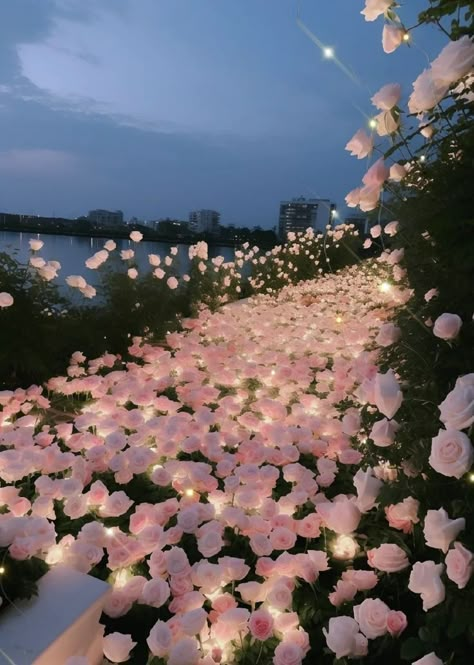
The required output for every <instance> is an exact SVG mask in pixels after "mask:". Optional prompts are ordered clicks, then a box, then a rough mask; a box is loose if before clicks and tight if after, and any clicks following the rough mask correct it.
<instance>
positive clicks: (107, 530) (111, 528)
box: [105, 526, 114, 536]
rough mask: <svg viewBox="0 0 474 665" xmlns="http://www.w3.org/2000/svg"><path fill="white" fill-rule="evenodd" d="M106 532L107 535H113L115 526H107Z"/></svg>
mask: <svg viewBox="0 0 474 665" xmlns="http://www.w3.org/2000/svg"><path fill="white" fill-rule="evenodd" d="M105 533H106V535H107V536H113V535H114V528H113V527H111V526H108V527H106V529H105Z"/></svg>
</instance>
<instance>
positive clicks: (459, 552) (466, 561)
mask: <svg viewBox="0 0 474 665" xmlns="http://www.w3.org/2000/svg"><path fill="white" fill-rule="evenodd" d="M445 562H446V574H447V576H448V577H449V579H450V580H451V581H452V582H455V583H456V584H457V585H458V587H459V588H460V589H464V587H465V586H466V584H467V583H468V582H469V579H470V577H471V575H472V570H473V565H474V564H473V554H472V552H470V551H469V550H468V549H466V548H465V547H464V546H463V545H461V543H454V549H452V550H449V552H448V553H447V555H446V560H445Z"/></svg>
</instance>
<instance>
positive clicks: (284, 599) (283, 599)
mask: <svg viewBox="0 0 474 665" xmlns="http://www.w3.org/2000/svg"><path fill="white" fill-rule="evenodd" d="M266 601H267V603H268V604H269V605H271V606H272V607H274V608H275V609H277V610H280V611H281V612H283V611H284V610H287V609H288V608H289V607H291V605H292V603H293V594H292V592H291V591H290V589H289V588H288V586H287V585H286V584H285V583H284V582H283V581H280V582H277V583H276V584H274V585H273V586H272V588H271V589H270V591H269V592H268V593H267V597H266Z"/></svg>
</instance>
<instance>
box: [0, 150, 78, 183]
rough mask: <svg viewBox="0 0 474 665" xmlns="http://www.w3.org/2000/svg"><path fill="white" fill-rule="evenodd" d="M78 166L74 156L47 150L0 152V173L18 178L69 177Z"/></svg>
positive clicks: (61, 151)
mask: <svg viewBox="0 0 474 665" xmlns="http://www.w3.org/2000/svg"><path fill="white" fill-rule="evenodd" d="M77 166H78V159H77V158H76V157H75V155H73V154H71V153H68V152H65V151H63V150H50V149H48V148H31V149H13V150H5V151H3V152H0V171H2V172H4V173H5V172H6V173H8V174H11V175H18V176H22V175H23V176H32V175H34V176H43V177H45V178H50V177H51V176H55V177H58V176H69V175H71V174H72V173H73V172H74V171H75V170H76V168H77Z"/></svg>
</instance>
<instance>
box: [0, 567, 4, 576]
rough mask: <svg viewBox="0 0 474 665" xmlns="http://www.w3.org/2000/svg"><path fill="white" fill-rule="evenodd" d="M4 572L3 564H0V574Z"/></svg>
mask: <svg viewBox="0 0 474 665" xmlns="http://www.w3.org/2000/svg"><path fill="white" fill-rule="evenodd" d="M4 574H5V568H4V567H3V566H0V575H4Z"/></svg>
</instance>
